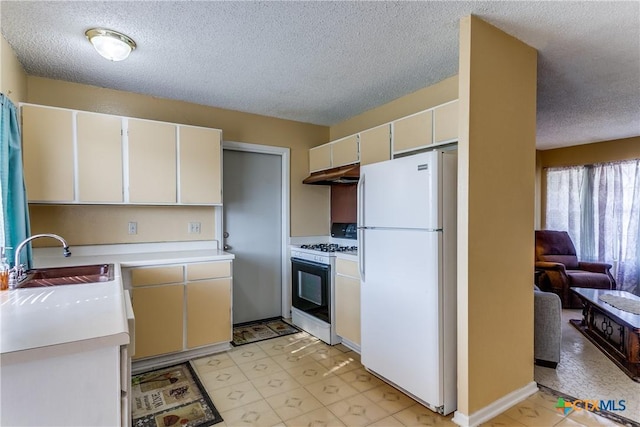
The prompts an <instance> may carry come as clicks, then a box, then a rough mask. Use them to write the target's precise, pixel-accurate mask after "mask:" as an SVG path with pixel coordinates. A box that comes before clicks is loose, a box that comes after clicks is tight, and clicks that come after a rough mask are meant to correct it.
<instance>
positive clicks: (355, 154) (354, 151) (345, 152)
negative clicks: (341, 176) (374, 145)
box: [331, 135, 360, 168]
mask: <svg viewBox="0 0 640 427" xmlns="http://www.w3.org/2000/svg"><path fill="white" fill-rule="evenodd" d="M358 161H360V153H359V151H358V135H351V136H348V137H346V138H342V139H338V140H337V141H334V142H332V143H331V167H333V168H336V167H338V166H344V165H351V164H354V163H358Z"/></svg>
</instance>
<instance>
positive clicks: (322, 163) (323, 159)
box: [309, 144, 331, 172]
mask: <svg viewBox="0 0 640 427" xmlns="http://www.w3.org/2000/svg"><path fill="white" fill-rule="evenodd" d="M330 168H331V145H330V144H323V145H320V146H318V147H314V148H311V149H309V172H317V171H321V170H325V169H330Z"/></svg>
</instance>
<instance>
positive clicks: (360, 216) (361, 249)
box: [356, 173, 364, 282]
mask: <svg viewBox="0 0 640 427" xmlns="http://www.w3.org/2000/svg"><path fill="white" fill-rule="evenodd" d="M357 190H358V195H357V200H358V202H357V203H358V206H357V211H358V214H357V217H356V221H357V223H358V224H357V225H358V270H359V272H360V281H361V282H364V230H363V229H362V227H364V204H363V203H364V173H363V174H361V175H360V179H359V180H358V187H357Z"/></svg>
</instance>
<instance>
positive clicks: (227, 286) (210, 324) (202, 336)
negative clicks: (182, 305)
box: [187, 278, 231, 348]
mask: <svg viewBox="0 0 640 427" xmlns="http://www.w3.org/2000/svg"><path fill="white" fill-rule="evenodd" d="M229 341H231V279H230V278H227V279H212V280H202V281H198V282H190V283H187V347H188V348H193V347H200V346H203V345H208V344H214V343H218V342H229Z"/></svg>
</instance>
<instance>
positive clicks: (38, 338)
mask: <svg viewBox="0 0 640 427" xmlns="http://www.w3.org/2000/svg"><path fill="white" fill-rule="evenodd" d="M216 247H217V246H216V245H214V246H213V247H211V245H191V244H188V243H187V244H179V245H178V244H151V245H149V244H143V245H105V246H96V247H75V248H74V247H71V251H72V253H73V255H72V256H71V257H69V258H64V257H62V251H61V249H60V248H43V249H36V250H34V267H35V268H39V267H40V268H42V267H62V266H73V265H92V264H114V266H115V277H114V280H112V281H109V282H100V283H91V284H82V285H64V286H53V287H41V288H25V289H15V290H10V291H4V292H0V307H1V309H0V353H1V354H2V363H3V364H5V363H12V362H16V363H17V362H20V361H21V360H25V358H34V357H45V356H46V355H50V354H52V353H55V352H57V351H61V350H60V348H59V347H60V346H71V347H75V348H87V347H91V346H96V345H97V346H107V345H109V346H113V345H116V346H119V345H123V344H127V343H129V331H128V327H127V319H126V313H125V305H124V304H125V302H124V291H123V286H122V280H121V273H120V267H136V266H145V265H158V264H172V263H182V262H204V261H214V260H225V259H233V258H234V255H233V254H230V253H226V252H223V251H220V250H218V249H217V248H216ZM127 250H129V252H126V251H127ZM145 250H146V251H149V252H145ZM116 251H117V252H116ZM45 350H46V351H45ZM68 350H69V349H66V350H62V351H68Z"/></svg>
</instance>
